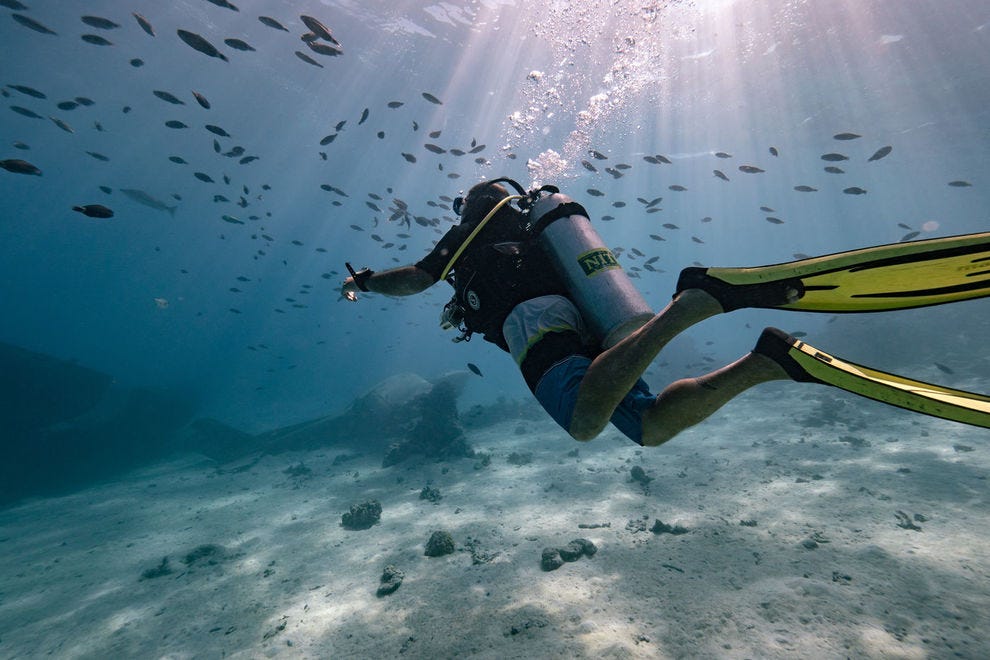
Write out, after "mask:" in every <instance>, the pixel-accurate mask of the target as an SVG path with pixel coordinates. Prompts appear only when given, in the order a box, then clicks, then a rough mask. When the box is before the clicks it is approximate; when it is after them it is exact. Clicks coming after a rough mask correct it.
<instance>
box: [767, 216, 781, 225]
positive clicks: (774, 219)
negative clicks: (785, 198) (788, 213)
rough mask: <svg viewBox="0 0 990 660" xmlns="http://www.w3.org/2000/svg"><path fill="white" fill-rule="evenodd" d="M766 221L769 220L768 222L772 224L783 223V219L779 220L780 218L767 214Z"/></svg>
mask: <svg viewBox="0 0 990 660" xmlns="http://www.w3.org/2000/svg"><path fill="white" fill-rule="evenodd" d="M767 222H769V223H770V224H774V225H782V224H784V221H783V220H781V219H780V218H775V217H773V216H771V215H768V216H767Z"/></svg>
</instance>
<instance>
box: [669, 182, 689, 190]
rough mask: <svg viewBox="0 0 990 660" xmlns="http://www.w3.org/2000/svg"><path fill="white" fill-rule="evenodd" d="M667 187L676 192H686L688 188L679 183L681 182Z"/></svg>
mask: <svg viewBox="0 0 990 660" xmlns="http://www.w3.org/2000/svg"><path fill="white" fill-rule="evenodd" d="M667 188H668V189H669V190H673V191H674V192H684V191H685V190H687V188H685V187H684V186H682V185H679V184H676V183H675V184H674V185H672V186H667Z"/></svg>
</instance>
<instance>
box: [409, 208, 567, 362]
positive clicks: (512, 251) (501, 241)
mask: <svg viewBox="0 0 990 660" xmlns="http://www.w3.org/2000/svg"><path fill="white" fill-rule="evenodd" d="M525 222H526V217H525V216H524V215H523V214H522V213H520V212H519V211H516V210H515V209H513V208H511V207H507V208H503V209H502V210H500V211H499V212H498V214H497V215H496V216H495V217H493V218H492V219H491V220H489V221H488V224H486V225H485V227H484V228H483V229H482V230H481V232H480V233H479V234H478V235H477V236H475V237H474V240H472V241H471V243H470V244H469V245H468V247H467V248H466V249H465V250H464V252H463V253H462V254H461V256H460V257H459V258H458V260H457V262H456V263H455V264H454V268H453V269H452V272H453V273H454V292H455V297H456V300H457V302H458V304H459V305H460V306H461V307H462V308H463V309H464V325H465V327H467V329H468V330H470V331H471V332H476V333H480V334H483V335H484V337H485V339H486V340H488V341H490V342H492V343H494V344H496V345H497V346H499V347H500V348H501V349H502V350H504V351H508V350H509V347H508V345H507V344H506V342H505V338H504V337H503V336H502V324H503V323H504V322H505V318H506V317H507V316H508V315H509V312H511V311H512V308H513V307H515V306H516V305H518V304H519V303H521V302H523V301H525V300H530V299H532V298H537V297H539V296H546V295H551V294H558V295H564V296H566V295H567V288H566V287H565V285H564V282H563V280H562V279H561V278H560V276H559V275H558V274H557V270H556V269H555V268H554V265H553V263H552V262H551V261H550V259H549V257H548V256H547V254H546V252H545V251H544V250H543V249H542V248H541V247H540V246H539V245H538V244H537V242H536V239H534V238H532V236H531V235H530V233H529V232H528V231H527V229H526V226H525ZM473 230H474V225H463V224H459V225H457V226H455V227H452V228H451V229H450V230H449V231H448V232H447V233H446V234H444V236H443V238H441V239H440V240H439V242H437V244H436V247H434V248H433V251H431V252H430V253H429V254H428V255H427V256H426V257H424V258H423V259H422V260H420V261H419V262H417V263H416V267H418V268H421V269H422V270H425V271H426V272H428V273H429V274H430V275H432V276H433V278H434V281H438V280H439V279H440V275H441V273H442V272H443V269H444V268H445V267H446V266H447V263H448V262H449V261H450V258H451V257H452V256H453V255H454V253H455V252H456V251H457V250H458V248H460V246H461V245H462V244H463V243H464V240H465V239H466V238H467V237H468V235H469V234H470V233H471V232H472V231H473Z"/></svg>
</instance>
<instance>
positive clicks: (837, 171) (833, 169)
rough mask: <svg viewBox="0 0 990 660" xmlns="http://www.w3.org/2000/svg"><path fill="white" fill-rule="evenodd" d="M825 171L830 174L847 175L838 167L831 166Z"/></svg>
mask: <svg viewBox="0 0 990 660" xmlns="http://www.w3.org/2000/svg"><path fill="white" fill-rule="evenodd" d="M825 171H826V172H828V173H829V174H845V173H846V171H845V170H844V169H842V168H841V167H836V166H835V165H829V166H828V167H826V168H825Z"/></svg>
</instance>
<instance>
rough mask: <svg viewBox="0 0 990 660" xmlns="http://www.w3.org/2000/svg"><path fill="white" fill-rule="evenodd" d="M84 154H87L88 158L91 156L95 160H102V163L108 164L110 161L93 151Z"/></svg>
mask: <svg viewBox="0 0 990 660" xmlns="http://www.w3.org/2000/svg"><path fill="white" fill-rule="evenodd" d="M86 153H88V154H89V155H90V156H92V157H93V158H95V159H96V160H102V161H103V162H104V163H106V162H108V161H109V160H110V159H109V158H107V157H106V156H104V155H103V154H101V153H97V152H95V151H87V152H86Z"/></svg>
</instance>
